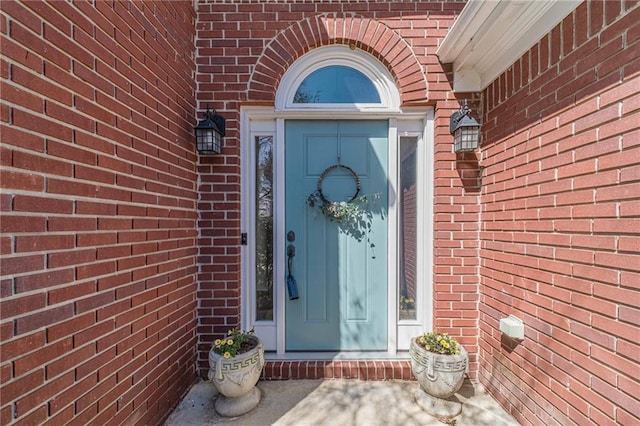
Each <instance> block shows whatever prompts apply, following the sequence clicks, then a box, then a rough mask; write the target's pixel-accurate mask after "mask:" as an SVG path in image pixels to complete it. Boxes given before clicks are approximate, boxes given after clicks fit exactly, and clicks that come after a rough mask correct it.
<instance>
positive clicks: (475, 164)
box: [456, 152, 482, 193]
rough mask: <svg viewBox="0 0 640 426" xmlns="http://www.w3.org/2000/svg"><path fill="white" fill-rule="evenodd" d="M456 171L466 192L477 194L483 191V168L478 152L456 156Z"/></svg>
mask: <svg viewBox="0 0 640 426" xmlns="http://www.w3.org/2000/svg"><path fill="white" fill-rule="evenodd" d="M456 170H457V171H458V176H460V182H462V187H463V188H464V190H465V191H466V192H469V193H477V192H480V190H481V189H482V167H481V166H480V159H479V158H478V153H476V152H463V153H457V154H456Z"/></svg>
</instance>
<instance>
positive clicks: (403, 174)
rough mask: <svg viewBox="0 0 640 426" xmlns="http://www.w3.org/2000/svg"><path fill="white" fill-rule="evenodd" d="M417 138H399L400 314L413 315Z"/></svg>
mask: <svg viewBox="0 0 640 426" xmlns="http://www.w3.org/2000/svg"><path fill="white" fill-rule="evenodd" d="M416 150H417V144H416V140H415V139H413V138H400V235H399V239H400V244H399V246H400V247H399V253H400V260H399V265H400V277H399V280H398V285H399V289H398V295H399V306H398V312H399V318H400V319H401V320H414V319H416V298H417V294H416V288H417V267H416V262H417V259H418V256H417V249H418V235H417V234H418V232H417V231H418V223H417V219H418V216H417V211H418V208H417V207H418V203H417V194H418V191H417V179H416V166H417V164H416Z"/></svg>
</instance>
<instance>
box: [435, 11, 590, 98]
mask: <svg viewBox="0 0 640 426" xmlns="http://www.w3.org/2000/svg"><path fill="white" fill-rule="evenodd" d="M581 2H582V0H469V2H468V3H467V4H466V5H465V7H464V9H463V10H462V13H460V16H458V19H457V20H456V21H455V22H454V24H453V26H452V27H451V29H450V30H449V33H448V34H447V36H446V37H445V38H444V40H443V41H442V44H441V45H440V47H439V48H438V50H437V51H436V55H438V58H439V59H440V62H442V63H444V64H449V63H453V90H454V91H455V92H478V91H481V90H483V89H484V88H485V87H487V86H488V85H489V84H490V83H491V82H492V81H493V80H495V79H496V78H497V77H498V76H499V75H500V74H501V73H503V72H504V71H505V70H506V69H508V68H509V67H510V66H511V65H512V64H513V63H514V62H515V61H516V60H518V59H519V58H520V57H521V56H522V55H523V54H524V53H525V52H527V51H528V50H529V49H530V48H531V47H532V46H533V45H535V44H536V43H537V42H538V40H540V39H541V38H542V37H543V36H544V35H545V34H547V33H548V32H549V31H551V30H552V29H553V28H554V27H555V26H556V25H557V24H558V23H560V21H562V20H563V19H564V18H565V17H566V16H567V15H568V14H569V13H570V12H572V11H573V10H574V9H575V8H576V7H577V6H578V5H579V4H580V3H581Z"/></svg>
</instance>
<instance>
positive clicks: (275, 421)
mask: <svg viewBox="0 0 640 426" xmlns="http://www.w3.org/2000/svg"><path fill="white" fill-rule="evenodd" d="M258 388H260V390H261V392H262V400H261V401H260V404H259V405H258V406H257V407H256V408H255V409H254V410H253V411H250V412H249V413H247V414H245V415H243V416H241V417H236V418H224V417H220V416H219V415H218V414H216V412H215V409H214V401H215V398H216V395H215V394H216V391H215V388H214V386H213V384H212V383H210V382H207V381H201V382H199V383H196V384H195V385H194V386H193V387H192V388H191V390H190V391H189V393H188V394H187V395H186V397H185V398H184V399H183V400H182V402H181V403H180V404H179V405H178V407H177V408H176V409H175V410H174V412H173V413H172V414H171V416H170V417H169V418H168V420H167V421H166V423H165V426H186V425H194V426H196V425H197V426H200V425H218V424H233V425H237V426H249V425H255V426H266V425H278V426H325V425H326V426H329V425H331V426H334V425H343V426H376V425H381V426H382V425H385V426H389V425H398V426H400V425H402V426H412V425H416V426H417V425H434V426H435V425H442V424H443V423H444V422H441V421H440V420H438V419H437V418H435V417H432V416H431V415H429V414H427V413H426V412H425V411H423V410H422V409H421V408H420V407H419V406H418V405H417V403H416V402H415V400H414V392H415V391H416V390H417V389H418V388H419V384H418V382H416V381H402V380H390V381H363V380H357V379H325V380H319V379H316V380H274V381H263V380H261V381H260V382H259V383H258ZM456 397H457V398H458V399H459V400H460V401H461V402H463V406H462V414H460V416H458V417H457V418H456V421H455V422H453V423H452V422H450V423H449V424H455V425H456V426H465V425H468V426H482V425H487V426H489V425H491V426H511V425H517V424H518V423H517V422H516V421H515V420H514V419H513V418H512V417H511V416H510V415H509V414H507V413H506V412H505V411H504V410H503V409H502V408H501V407H500V406H499V405H498V403H497V402H496V401H495V400H494V399H493V398H492V397H491V396H489V395H488V394H486V393H484V392H482V390H481V389H480V388H479V387H478V386H476V387H474V385H473V384H472V383H471V382H469V381H468V380H467V381H466V382H465V384H464V386H463V387H462V389H461V390H460V392H459V393H458V394H457V395H456Z"/></svg>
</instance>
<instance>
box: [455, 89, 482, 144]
mask: <svg viewBox="0 0 640 426" xmlns="http://www.w3.org/2000/svg"><path fill="white" fill-rule="evenodd" d="M470 112H471V109H469V107H468V106H467V101H465V102H464V106H462V107H461V108H460V111H456V112H454V113H453V114H451V121H450V122H449V130H450V131H451V134H452V135H453V150H454V151H455V152H467V151H473V150H474V149H476V148H478V145H479V142H480V124H479V123H478V122H477V121H476V120H474V119H473V118H471V117H470V116H469V113H470Z"/></svg>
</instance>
